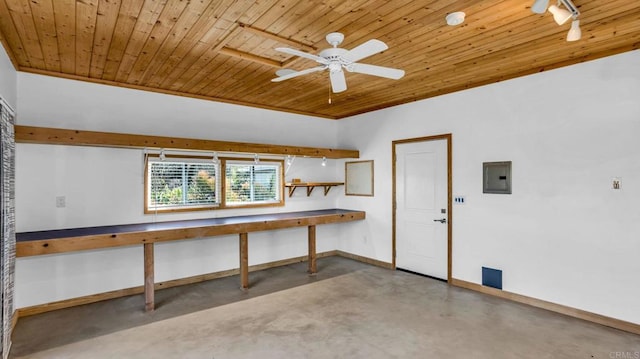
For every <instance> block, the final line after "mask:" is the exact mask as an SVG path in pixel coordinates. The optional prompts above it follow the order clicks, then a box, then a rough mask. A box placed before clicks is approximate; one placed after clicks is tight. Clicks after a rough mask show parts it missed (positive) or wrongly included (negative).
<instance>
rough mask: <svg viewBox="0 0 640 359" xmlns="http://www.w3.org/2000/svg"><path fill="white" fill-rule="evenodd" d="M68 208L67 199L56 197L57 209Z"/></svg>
mask: <svg viewBox="0 0 640 359" xmlns="http://www.w3.org/2000/svg"><path fill="white" fill-rule="evenodd" d="M66 206H67V197H65V196H58V197H56V208H65V207H66Z"/></svg>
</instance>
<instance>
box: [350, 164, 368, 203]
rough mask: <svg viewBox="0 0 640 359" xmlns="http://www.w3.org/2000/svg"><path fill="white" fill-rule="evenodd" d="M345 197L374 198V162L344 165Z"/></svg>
mask: <svg viewBox="0 0 640 359" xmlns="http://www.w3.org/2000/svg"><path fill="white" fill-rule="evenodd" d="M344 178H345V181H344V182H345V187H344V191H345V195H347V196H370V197H372V196H373V160H369V161H353V162H345V164H344Z"/></svg>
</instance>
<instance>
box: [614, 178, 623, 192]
mask: <svg viewBox="0 0 640 359" xmlns="http://www.w3.org/2000/svg"><path fill="white" fill-rule="evenodd" d="M611 189H622V178H620V177H613V178H612V179H611Z"/></svg>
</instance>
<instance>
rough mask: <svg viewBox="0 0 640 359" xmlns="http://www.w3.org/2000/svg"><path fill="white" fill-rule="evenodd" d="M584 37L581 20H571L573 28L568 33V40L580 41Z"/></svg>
mask: <svg viewBox="0 0 640 359" xmlns="http://www.w3.org/2000/svg"><path fill="white" fill-rule="evenodd" d="M581 37H582V30H580V20H577V19H576V20H573V22H571V29H569V32H568V33H567V41H578V40H580V38H581Z"/></svg>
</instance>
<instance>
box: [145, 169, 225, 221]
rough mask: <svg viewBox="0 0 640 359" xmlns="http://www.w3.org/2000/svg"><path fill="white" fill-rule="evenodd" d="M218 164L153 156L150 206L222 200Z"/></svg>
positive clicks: (208, 203)
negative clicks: (163, 159) (220, 197)
mask: <svg viewBox="0 0 640 359" xmlns="http://www.w3.org/2000/svg"><path fill="white" fill-rule="evenodd" d="M217 173H218V166H217V165H216V164H214V163H212V162H211V161H204V160H203V161H197V160H177V159H167V160H165V161H161V160H159V159H157V160H156V159H150V160H149V167H148V179H147V186H148V187H147V194H148V198H147V204H148V206H147V207H148V208H147V209H148V210H154V209H166V208H190V207H210V206H216V205H218V204H219V202H220V200H219V196H218V193H219V190H218V189H219V183H218V182H219V181H218V178H217Z"/></svg>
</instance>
